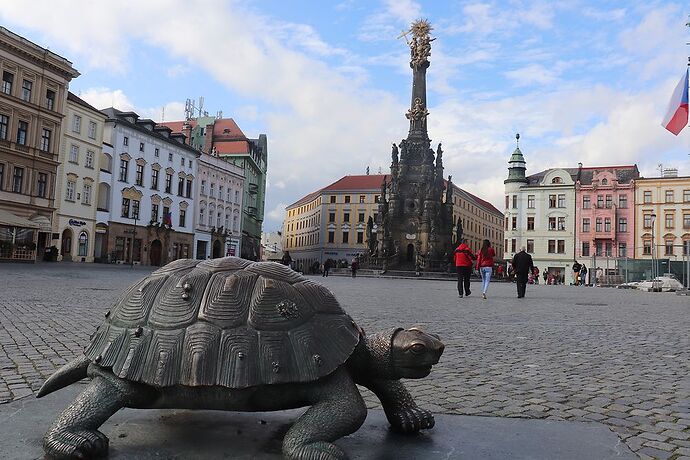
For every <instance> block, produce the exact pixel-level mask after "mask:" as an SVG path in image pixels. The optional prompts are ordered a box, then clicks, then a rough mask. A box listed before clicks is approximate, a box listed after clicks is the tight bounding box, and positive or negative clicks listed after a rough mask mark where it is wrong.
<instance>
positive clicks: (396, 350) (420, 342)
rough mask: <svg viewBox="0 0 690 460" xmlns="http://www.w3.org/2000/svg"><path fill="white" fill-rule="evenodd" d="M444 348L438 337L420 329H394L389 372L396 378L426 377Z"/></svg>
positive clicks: (415, 327) (414, 327)
mask: <svg viewBox="0 0 690 460" xmlns="http://www.w3.org/2000/svg"><path fill="white" fill-rule="evenodd" d="M444 348H445V346H444V345H443V342H441V340H440V338H439V336H438V335H436V334H429V333H427V332H424V331H423V330H422V329H421V328H420V327H417V326H413V327H411V328H409V329H396V330H395V331H394V332H393V335H392V337H391V341H390V359H391V362H390V365H391V368H392V369H391V370H392V372H393V374H395V375H396V376H397V377H398V378H405V379H420V378H422V377H426V376H427V375H429V373H430V372H431V367H432V366H433V365H434V364H436V363H438V360H439V358H441V354H443V349H444Z"/></svg>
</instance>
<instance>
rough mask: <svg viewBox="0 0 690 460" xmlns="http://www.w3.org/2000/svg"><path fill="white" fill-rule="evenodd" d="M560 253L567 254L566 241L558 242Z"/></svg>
mask: <svg viewBox="0 0 690 460" xmlns="http://www.w3.org/2000/svg"><path fill="white" fill-rule="evenodd" d="M558 253H559V254H565V240H558Z"/></svg>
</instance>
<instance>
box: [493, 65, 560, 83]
mask: <svg viewBox="0 0 690 460" xmlns="http://www.w3.org/2000/svg"><path fill="white" fill-rule="evenodd" d="M505 76H506V77H507V78H508V79H510V80H512V81H514V82H515V84H516V85H518V86H528V85H533V84H538V85H549V84H551V83H553V82H555V81H556V80H557V79H558V74H557V73H556V72H555V71H554V70H553V69H547V68H545V67H544V66H543V65H541V64H530V65H528V66H525V67H522V68H519V69H515V70H509V71H507V72H505Z"/></svg>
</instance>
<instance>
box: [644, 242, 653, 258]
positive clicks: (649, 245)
mask: <svg viewBox="0 0 690 460" xmlns="http://www.w3.org/2000/svg"><path fill="white" fill-rule="evenodd" d="M642 254H644V255H646V256H649V255H651V254H652V241H651V240H645V241H643V242H642Z"/></svg>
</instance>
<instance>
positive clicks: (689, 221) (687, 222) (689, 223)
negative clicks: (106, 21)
mask: <svg viewBox="0 0 690 460" xmlns="http://www.w3.org/2000/svg"><path fill="white" fill-rule="evenodd" d="M1 181H2V174H0V182H1ZM683 228H684V229H686V230H687V229H689V228H690V214H683Z"/></svg>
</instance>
